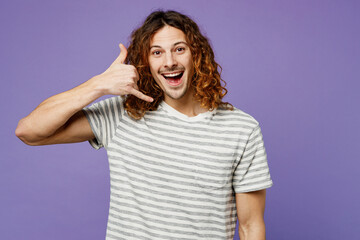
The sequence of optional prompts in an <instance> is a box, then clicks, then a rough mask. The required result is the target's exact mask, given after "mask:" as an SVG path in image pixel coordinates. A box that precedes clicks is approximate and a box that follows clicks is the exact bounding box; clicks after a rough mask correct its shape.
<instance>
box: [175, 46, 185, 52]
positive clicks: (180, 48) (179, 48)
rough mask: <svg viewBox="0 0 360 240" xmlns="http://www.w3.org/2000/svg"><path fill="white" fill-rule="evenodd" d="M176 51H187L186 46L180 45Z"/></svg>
mask: <svg viewBox="0 0 360 240" xmlns="http://www.w3.org/2000/svg"><path fill="white" fill-rule="evenodd" d="M175 51H176V52H183V51H185V48H184V47H178V48H176V49H175Z"/></svg>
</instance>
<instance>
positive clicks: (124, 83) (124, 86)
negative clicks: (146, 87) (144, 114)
mask: <svg viewBox="0 0 360 240" xmlns="http://www.w3.org/2000/svg"><path fill="white" fill-rule="evenodd" d="M119 47H120V54H119V56H118V57H117V58H116V59H115V61H114V62H113V63H112V64H111V65H110V66H109V68H108V69H106V71H105V72H103V73H102V74H100V75H98V81H101V86H102V89H103V91H104V95H108V94H111V95H121V96H122V95H126V94H132V95H134V96H136V97H137V98H140V99H142V100H144V101H147V102H152V101H153V99H152V98H151V97H149V96H147V95H145V94H143V93H142V92H140V91H139V88H138V86H137V85H136V83H137V81H138V80H139V74H138V72H137V70H136V68H135V67H134V66H132V65H128V64H124V61H125V59H126V56H127V49H126V47H125V46H124V45H123V44H121V43H120V44H119Z"/></svg>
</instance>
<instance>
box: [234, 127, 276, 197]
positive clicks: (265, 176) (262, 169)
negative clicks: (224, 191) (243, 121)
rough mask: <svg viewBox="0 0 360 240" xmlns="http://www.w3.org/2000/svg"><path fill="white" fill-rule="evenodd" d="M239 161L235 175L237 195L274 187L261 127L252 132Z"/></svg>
mask: <svg viewBox="0 0 360 240" xmlns="http://www.w3.org/2000/svg"><path fill="white" fill-rule="evenodd" d="M237 160H238V162H237V166H236V168H235V170H234V175H233V188H234V191H235V193H241V192H252V191H257V190H261V189H265V188H269V187H271V186H272V185H273V182H272V180H271V177H270V171H269V166H268V162H267V156H266V151H265V146H264V141H263V136H262V133H261V129H260V126H259V125H257V126H256V127H255V128H254V129H253V130H252V132H251V134H250V136H249V138H248V139H247V141H246V144H245V148H244V150H243V152H242V154H241V156H239V159H237Z"/></svg>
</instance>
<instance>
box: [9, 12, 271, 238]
mask: <svg viewBox="0 0 360 240" xmlns="http://www.w3.org/2000/svg"><path fill="white" fill-rule="evenodd" d="M120 50H121V52H120V55H119V56H118V58H117V59H116V60H115V61H114V62H113V63H112V64H111V65H110V67H109V68H108V69H107V70H106V71H105V72H103V73H102V74H100V75H97V76H94V77H93V78H91V79H90V80H88V81H87V82H85V83H83V84H81V85H79V86H78V87H75V88H73V89H71V90H69V91H66V92H63V93H60V94H58V95H55V96H53V97H50V98H49V99H47V100H45V101H44V102H42V103H41V104H40V105H39V106H38V107H37V108H36V109H35V110H34V111H33V112H32V113H30V114H29V116H27V117H25V118H24V119H21V120H20V121H19V125H18V127H17V129H16V135H17V136H18V137H19V138H20V139H21V140H22V141H24V142H25V143H26V144H29V145H45V144H57V143H73V142H82V141H90V143H91V145H92V146H93V147H94V148H96V149H98V148H101V147H105V148H106V150H107V153H108V157H109V166H110V179H111V195H110V209H109V218H108V225H107V233H106V239H233V236H234V232H235V226H236V220H237V218H238V220H239V234H240V237H241V239H242V240H244V239H245V240H251V239H253V240H255V239H256V240H260V239H265V224H264V219H263V215H264V209H265V189H266V188H268V187H270V186H271V185H272V180H271V178H270V174H269V169H268V164H267V160H266V153H265V149H264V145H263V141H262V135H261V130H260V127H259V124H258V122H257V121H256V120H255V119H254V118H252V117H251V116H250V115H248V114H246V113H244V112H242V111H241V110H239V109H236V108H233V107H232V106H231V105H230V104H228V103H224V102H222V100H221V99H222V98H223V96H224V95H225V94H226V89H225V88H224V87H222V86H221V79H220V74H219V72H218V65H217V63H216V62H215V60H214V54H213V51H212V49H211V47H210V45H209V43H208V40H207V39H206V38H205V37H204V36H203V35H202V34H201V33H200V31H199V28H198V27H197V25H196V23H194V22H193V21H192V20H191V19H190V18H188V17H187V16H185V15H182V14H180V13H178V12H174V11H167V12H163V11H156V12H153V13H152V14H150V15H149V16H148V17H147V19H146V20H145V22H144V24H143V25H142V26H141V27H140V28H139V29H137V30H136V31H134V32H133V34H132V38H131V43H130V46H129V48H128V49H126V48H125V47H124V46H123V45H122V44H120ZM104 95H116V96H115V97H111V98H108V99H106V100H103V101H100V102H98V103H95V104H93V105H92V106H90V107H88V108H85V107H86V106H87V105H88V104H90V103H92V102H93V101H94V100H96V99H98V98H99V97H101V96H104Z"/></svg>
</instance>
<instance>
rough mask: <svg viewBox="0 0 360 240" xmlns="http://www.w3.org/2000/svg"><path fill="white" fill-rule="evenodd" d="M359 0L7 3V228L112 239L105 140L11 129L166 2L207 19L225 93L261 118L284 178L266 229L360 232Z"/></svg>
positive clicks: (278, 232) (41, 237)
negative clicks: (66, 140) (47, 137)
mask: <svg viewBox="0 0 360 240" xmlns="http://www.w3.org/2000/svg"><path fill="white" fill-rule="evenodd" d="M359 3H360V1H356V0H354V1H352V0H347V1H344V0H338V1H320V0H301V1H300V0H296V1H286V0H283V1H281V0H274V1H209V0H206V1H205V0H203V1H171V2H170V1H145V0H144V1H137V0H136V1H135V0H131V1H114V0H107V1H100V0H98V1H85V0H77V1H70V0H67V1H64V0H56V1H45V0H44V1H39V0H37V1H25V0H21V1H19V0H15V1H14V0H13V1H6V2H5V1H2V2H1V3H0V27H1V28H0V29H1V37H0V39H1V40H0V41H1V45H0V50H1V51H0V52H1V58H0V61H1V62H0V68H1V87H0V89H1V90H0V91H1V92H0V93H1V94H0V100H1V112H2V118H1V125H0V134H1V138H0V147H1V157H0V159H1V161H0V239H7V240H13V239H16V240H22V239H36V240H45V239H59V240H60V239H68V240H72V239H87V240H92V239H93V240H98V239H104V236H105V231H106V221H107V214H108V204H109V176H108V174H109V173H108V163H107V157H106V153H105V151H104V150H100V151H95V150H93V149H92V148H91V147H90V145H89V144H88V143H79V144H65V145H57V146H45V147H43V146H42V147H29V146H27V145H24V144H23V143H22V142H21V141H20V140H18V139H17V138H16V136H15V134H14V131H15V128H16V125H17V122H18V120H19V119H20V118H22V117H24V116H25V115H27V114H28V113H29V112H30V111H31V110H32V109H34V108H35V107H36V106H37V105H38V104H39V103H40V102H41V101H43V100H44V99H46V98H48V97H50V96H52V95H54V94H56V93H59V92H62V91H66V90H68V89H70V88H72V87H74V86H77V85H79V84H81V83H82V82H84V81H86V80H87V79H89V78H91V77H92V76H94V75H96V74H99V73H101V72H103V71H104V70H105V69H106V68H107V67H108V66H109V65H110V64H111V62H112V61H113V60H114V59H115V58H116V57H117V55H118V54H119V49H118V43H119V42H123V43H125V44H126V45H127V44H128V41H129V35H130V33H131V31H132V30H133V29H134V28H135V27H137V26H139V24H140V23H141V22H142V21H143V20H144V18H145V16H147V15H148V14H149V13H150V12H151V11H152V10H155V9H158V8H164V9H174V10H179V11H182V12H184V13H185V14H188V15H190V16H191V17H192V18H193V19H194V20H195V21H197V23H198V24H199V26H200V27H201V29H202V31H203V33H204V34H205V35H207V36H208V37H209V39H210V40H211V43H212V46H213V48H214V50H215V54H216V59H217V61H218V62H219V63H220V65H221V66H222V67H223V75H222V76H223V78H224V79H225V80H226V81H227V83H228V85H227V86H228V90H229V94H228V95H227V97H226V100H227V101H230V102H232V103H233V104H234V105H235V106H237V107H238V108H240V109H242V110H244V111H245V112H248V113H249V114H251V115H252V116H254V117H255V118H256V119H257V120H258V121H259V122H260V124H261V127H262V131H263V135H264V140H265V144H266V148H267V153H268V161H269V166H270V171H271V174H272V178H273V180H274V186H273V187H272V188H270V189H269V190H268V192H267V193H268V195H267V206H266V212H265V220H266V227H267V239H268V240H282V239H284V240H289V239H292V240H300V239H301V240H303V239H316V240H318V239H326V240H332V239H334V240H335V239H346V240H350V239H359V236H360V228H359V223H360V210H359V200H360V188H359V186H358V184H359V180H360V177H359V170H358V169H359V167H360V163H359V160H360V158H359V138H358V136H359V133H360V131H359V129H360V128H359V123H360V114H359V112H360V111H359V106H358V105H359V102H360V101H359V94H358V91H359V83H358V81H359V80H360V21H359V20H360V18H359V16H360V15H359V12H360V4H359ZM235 239H238V237H237V233H236V236H235Z"/></svg>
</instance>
